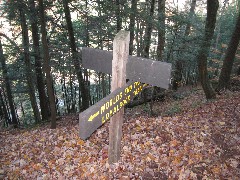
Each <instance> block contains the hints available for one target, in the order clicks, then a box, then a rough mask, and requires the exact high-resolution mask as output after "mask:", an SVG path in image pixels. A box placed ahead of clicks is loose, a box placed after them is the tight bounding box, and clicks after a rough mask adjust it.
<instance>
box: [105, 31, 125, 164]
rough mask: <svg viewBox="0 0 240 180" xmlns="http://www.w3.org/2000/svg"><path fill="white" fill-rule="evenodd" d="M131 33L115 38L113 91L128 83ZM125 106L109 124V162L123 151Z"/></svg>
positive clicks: (119, 34) (116, 158)
mask: <svg viewBox="0 0 240 180" xmlns="http://www.w3.org/2000/svg"><path fill="white" fill-rule="evenodd" d="M129 41H130V33H129V32H128V31H119V32H118V34H117V35H116V37H115V38H114V40H113V60H112V81H111V91H112V92H113V91H114V90H116V89H118V88H121V87H123V86H125V85H126V65H127V60H128V55H129ZM123 116H124V108H122V109H121V110H120V111H119V112H117V113H116V114H114V115H113V116H112V117H111V119H110V125H109V146H108V162H109V164H112V163H115V162H118V160H119V158H120V154H121V153H120V152H121V148H120V147H121V139H122V125H123Z"/></svg>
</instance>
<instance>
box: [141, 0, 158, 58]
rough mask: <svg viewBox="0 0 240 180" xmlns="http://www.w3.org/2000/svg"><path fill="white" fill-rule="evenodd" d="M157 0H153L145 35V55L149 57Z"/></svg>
mask: <svg viewBox="0 0 240 180" xmlns="http://www.w3.org/2000/svg"><path fill="white" fill-rule="evenodd" d="M154 6H155V0H151V7H150V14H149V19H148V20H147V22H146V23H147V25H146V30H145V35H144V48H143V57H145V58H148V57H149V49H150V45H151V35H152V24H153V14H154Z"/></svg>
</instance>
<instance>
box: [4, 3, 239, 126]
mask: <svg viewBox="0 0 240 180" xmlns="http://www.w3.org/2000/svg"><path fill="white" fill-rule="evenodd" d="M44 3H45V7H46V8H47V9H46V21H47V27H46V29H47V30H48V34H47V37H48V43H49V50H50V56H51V61H50V65H51V68H52V69H51V70H52V76H53V79H54V80H55V81H54V83H55V84H54V88H55V91H56V97H57V98H58V99H59V101H61V102H64V103H63V104H64V106H63V107H59V106H58V107H59V112H60V114H63V113H69V112H68V111H67V109H68V108H69V107H70V106H72V105H74V104H76V106H77V105H78V100H77V99H78V96H79V94H78V90H79V87H78V86H79V85H78V84H77V81H76V73H75V70H74V67H73V60H72V55H71V53H72V52H71V51H70V48H69V39H68V34H67V29H66V21H65V15H64V12H63V4H62V1H44ZM205 6H206V4H204V3H202V4H200V2H198V3H197V10H196V11H195V14H194V15H193V17H192V18H190V17H189V9H190V4H189V2H188V1H186V4H185V6H184V8H183V9H181V8H179V6H177V4H174V3H169V2H166V8H165V11H166V21H165V22H166V24H165V26H163V25H162V24H160V23H159V20H158V18H159V17H158V12H157V10H158V9H157V6H155V12H154V16H153V18H152V19H150V18H149V13H148V12H149V8H150V4H149V3H146V2H145V1H138V4H137V11H136V12H131V3H130V1H126V2H125V1H124V3H122V4H121V8H120V9H121V11H120V16H121V19H122V22H123V23H122V27H123V29H126V30H128V29H129V22H130V19H129V15H130V14H131V13H133V14H134V15H135V22H136V24H135V28H134V33H135V34H134V35H135V39H134V51H133V52H134V53H133V55H136V54H137V52H140V54H141V51H142V47H143V44H144V40H143V37H144V33H145V28H146V24H147V22H148V21H153V32H152V37H151V47H150V58H153V59H154V58H155V57H157V51H156V45H157V29H158V28H159V27H161V28H163V27H165V28H166V29H165V31H166V34H165V37H166V39H165V48H164V54H163V59H164V61H167V62H171V63H172V64H173V69H174V71H176V70H177V66H176V64H177V63H176V62H177V61H179V62H181V65H182V69H181V71H180V78H179V79H180V82H179V83H180V84H182V85H185V84H194V83H196V82H197V81H198V68H197V62H196V54H197V52H198V47H199V45H200V40H201V39H202V37H203V33H204V25H205V17H206V13H205V8H206V7H205ZM69 7H70V11H71V16H72V22H73V28H74V35H75V40H76V44H77V47H78V48H79V49H80V47H83V46H89V47H93V48H99V49H104V50H111V49H112V41H113V39H114V36H115V35H116V33H117V30H116V19H117V14H116V9H117V6H116V4H115V1H110V0H107V1H101V0H99V1H76V0H74V1H71V2H70V3H69ZM19 9H23V11H24V13H25V14H26V17H27V24H28V27H29V31H31V28H30V27H31V26H30V21H29V20H30V18H36V20H37V19H38V18H37V17H31V16H30V9H29V7H28V1H27V0H23V1H14V0H9V1H3V2H2V4H1V5H0V10H1V12H2V13H1V17H2V18H5V20H6V21H7V22H8V23H9V24H10V25H12V27H11V32H9V34H7V35H8V36H9V37H10V39H12V40H13V41H14V42H15V43H16V44H17V45H18V46H19V48H20V49H22V39H21V29H20V26H19V25H20V23H21V22H20V21H19ZM237 11H238V9H237V8H236V4H234V3H232V4H230V5H227V6H226V9H225V10H224V11H223V10H222V11H221V12H219V14H218V21H217V27H216V30H215V36H214V40H213V42H212V47H213V48H212V50H211V52H210V55H209V60H208V67H209V74H210V78H215V79H216V78H217V77H218V75H219V70H220V68H221V66H222V64H221V62H222V57H223V55H224V52H225V50H226V48H223V47H222V44H227V43H228V42H229V40H230V36H231V33H232V30H233V28H234V24H235V19H236V15H237ZM187 24H191V29H190V34H189V35H188V36H185V35H184V34H185V29H186V26H187ZM39 30H40V26H39ZM29 35H30V37H29V38H30V55H31V60H32V65H34V60H35V59H34V57H33V55H34V54H33V45H32V37H31V33H29ZM218 37H220V38H218ZM40 46H41V43H40ZM40 51H42V49H40ZM79 51H80V50H79ZM216 52H218V53H216ZM4 54H5V56H6V59H7V66H8V73H9V77H10V80H11V88H12V89H13V92H14V97H15V98H16V104H17V105H18V110H19V109H20V108H19V102H20V99H21V98H23V97H24V98H23V99H22V101H23V102H24V109H26V112H27V114H29V115H26V116H25V117H24V118H25V119H26V122H30V121H29V118H31V110H30V109H31V106H30V104H29V99H28V97H26V95H25V93H26V91H27V88H26V76H25V68H24V67H25V64H24V61H23V54H22V53H21V52H19V51H18V50H17V48H16V47H14V46H13V45H12V44H11V43H9V42H8V41H4ZM40 54H41V55H42V52H41V53H40ZM80 57H81V54H80V53H79V61H80V62H81V58H80ZM33 71H34V68H33ZM33 78H34V81H35V82H36V80H35V79H36V77H35V76H34V77H33ZM99 79H101V78H99V73H97V72H90V77H89V80H90V81H91V83H90V86H89V89H90V96H91V97H92V98H94V100H95V102H97V101H99V100H100V99H101V98H102V97H103V87H104V86H105V90H106V92H107V93H108V92H109V91H110V90H109V83H110V82H109V76H108V75H105V77H104V82H102V81H101V80H99ZM103 83H104V84H103ZM23 94H24V95H23ZM36 94H37V93H36ZM22 96H23V97H22ZM20 97H21V98H20ZM18 99H19V100H18ZM193 106H195V105H193ZM78 110H79V109H77V110H76V111H78ZM179 111H181V106H180V105H179V104H175V105H173V107H172V108H171V109H169V110H168V111H167V112H166V114H169V115H171V114H174V113H176V112H179Z"/></svg>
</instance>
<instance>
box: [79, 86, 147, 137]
mask: <svg viewBox="0 0 240 180" xmlns="http://www.w3.org/2000/svg"><path fill="white" fill-rule="evenodd" d="M146 86H147V84H141V83H139V82H129V83H128V84H127V85H126V86H124V87H122V88H118V89H117V90H115V91H114V92H112V93H111V94H110V95H108V96H106V97H105V98H103V99H101V100H100V101H99V102H97V103H96V104H94V105H93V106H91V107H89V108H88V109H86V110H85V111H83V112H81V113H80V114H79V136H80V138H81V139H83V140H85V139H87V138H88V137H90V136H91V134H92V133H93V132H94V131H95V130H97V128H99V127H100V126H102V124H104V123H105V122H106V121H107V120H109V119H110V117H111V116H112V115H113V114H116V113H117V112H118V111H119V110H120V109H122V108H123V107H124V106H125V105H126V104H128V103H129V102H130V101H132V100H133V98H134V97H135V96H136V95H137V94H139V93H140V92H141V91H142V90H143V89H144V88H145V87H146Z"/></svg>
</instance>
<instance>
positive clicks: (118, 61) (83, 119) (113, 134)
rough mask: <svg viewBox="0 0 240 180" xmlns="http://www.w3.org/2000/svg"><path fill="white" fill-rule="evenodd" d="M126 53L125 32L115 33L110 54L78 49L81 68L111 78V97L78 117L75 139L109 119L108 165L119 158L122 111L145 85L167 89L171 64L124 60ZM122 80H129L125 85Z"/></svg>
mask: <svg viewBox="0 0 240 180" xmlns="http://www.w3.org/2000/svg"><path fill="white" fill-rule="evenodd" d="M128 49H129V32H126V31H119V33H118V34H117V35H116V37H115V38H114V41H113V52H108V51H102V50H97V49H91V48H83V49H82V60H83V67H84V68H88V69H92V70H95V71H99V72H104V73H108V74H112V83H111V91H112V93H111V94H109V95H108V96H107V97H105V98H103V99H102V100H101V101H99V102H97V103H96V104H95V105H93V106H91V107H90V108H88V109H87V110H85V111H83V112H82V113H80V114H79V136H80V137H81V138H82V139H84V140H85V139H87V138H88V137H89V136H90V135H91V134H92V133H93V132H94V131H95V130H96V129H97V128H98V127H100V126H101V125H102V124H103V123H105V122H106V120H108V119H110V118H111V120H110V126H109V152H108V154H109V158H108V160H109V163H114V162H117V161H118V160H119V158H120V144H121V137H122V124H123V113H124V109H123V107H124V106H125V105H126V104H127V103H128V102H129V101H131V100H132V99H133V98H134V96H136V95H137V94H138V93H140V92H141V91H142V90H143V89H144V87H145V86H147V84H150V85H153V86H158V87H161V88H165V89H167V88H168V87H169V82H170V77H171V64H169V63H165V62H159V61H154V60H150V59H144V58H140V57H133V56H128V54H129V52H128ZM126 79H129V80H130V81H129V82H128V84H127V85H126ZM140 82H141V83H140ZM142 83H146V84H142Z"/></svg>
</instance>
